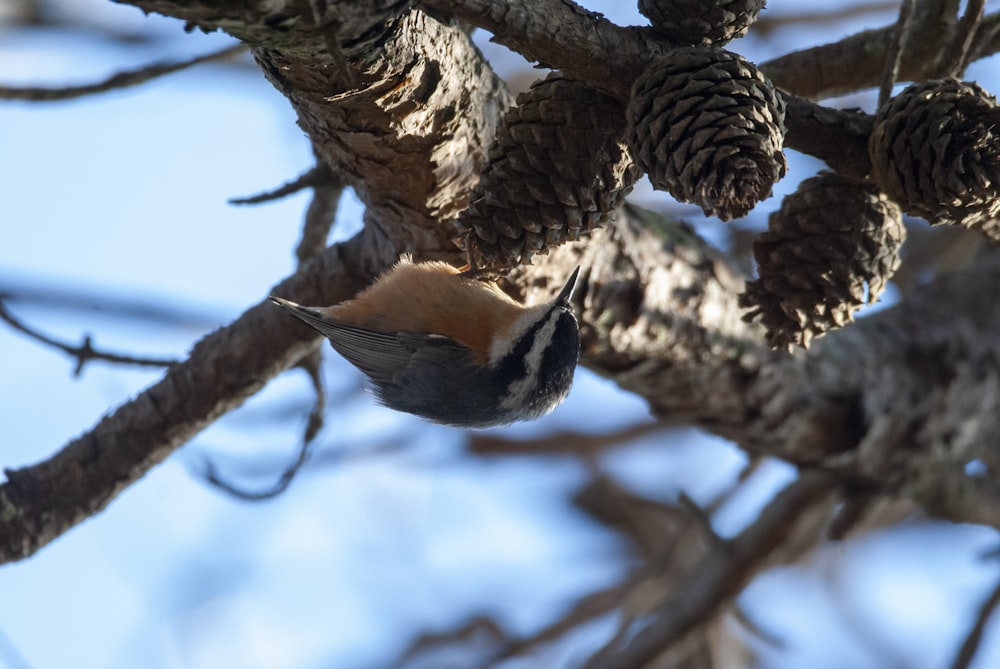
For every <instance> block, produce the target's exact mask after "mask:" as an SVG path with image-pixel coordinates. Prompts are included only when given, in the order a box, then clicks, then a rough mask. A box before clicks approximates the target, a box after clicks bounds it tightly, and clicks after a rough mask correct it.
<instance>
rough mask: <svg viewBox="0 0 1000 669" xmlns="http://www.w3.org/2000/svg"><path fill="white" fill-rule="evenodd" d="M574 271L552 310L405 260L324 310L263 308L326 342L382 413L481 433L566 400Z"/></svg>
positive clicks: (574, 350) (440, 266)
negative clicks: (368, 388) (362, 379)
mask: <svg viewBox="0 0 1000 669" xmlns="http://www.w3.org/2000/svg"><path fill="white" fill-rule="evenodd" d="M579 273H580V268H579V267H577V268H576V270H574V272H573V274H572V276H570V278H569V281H567V282H566V285H565V286H563V288H562V290H561V291H560V292H559V295H558V296H556V298H555V299H554V300H552V301H551V302H547V303H545V304H542V305H539V306H534V307H527V306H524V305H523V304H520V303H518V302H516V301H515V300H513V299H511V298H510V297H508V296H507V294H506V293H504V292H503V291H501V290H500V288H498V287H497V285H496V284H494V283H491V282H484V281H477V280H475V279H472V278H469V277H467V276H464V275H462V274H461V273H460V272H459V270H457V269H455V268H454V267H452V266H451V265H448V264H447V263H443V262H424V263H413V262H411V261H409V260H408V259H406V258H404V259H403V260H401V261H400V262H399V263H397V264H396V265H395V266H394V267H393V268H392V269H390V270H389V271H388V272H386V273H385V274H383V275H382V276H381V277H379V279H378V280H377V281H376V282H375V283H374V284H372V285H371V286H369V287H368V288H366V289H365V290H363V291H362V292H360V293H359V294H358V295H357V296H356V297H354V298H353V299H351V300H347V301H346V302H341V303H340V304H337V305H334V306H332V307H304V306H301V305H298V304H295V303H294V302H290V301H288V300H284V299H282V298H280V297H272V298H271V301H272V302H274V303H275V304H277V305H278V306H279V307H281V308H282V309H285V310H286V311H288V312H289V313H291V314H292V315H293V316H295V317H296V318H299V319H300V320H302V321H304V322H305V323H307V324H308V325H310V326H311V327H313V328H315V329H316V330H318V331H319V332H321V333H322V334H324V335H325V336H326V337H328V338H329V340H330V343H331V344H332V345H333V348H334V349H335V350H336V351H337V352H338V353H340V354H341V355H342V356H344V357H345V358H347V360H348V362H350V363H351V364H353V365H354V366H355V367H357V368H358V369H360V370H361V371H362V372H364V373H365V374H366V375H367V376H368V378H369V380H370V381H371V385H372V388H373V390H374V393H375V396H376V397H377V398H378V400H379V401H380V402H381V403H382V404H384V405H385V406H387V407H389V408H390V409H396V410H397V411H405V412H407V413H412V414H416V415H418V416H423V417H424V418H427V419H429V420H432V421H434V422H436V423H442V424H444V425H452V426H454V427H488V426H492V425H506V424H508V423H513V422H514V421H518V420H530V419H533V418H538V417H539V416H543V415H545V414H547V413H549V412H550V411H552V410H553V409H555V408H556V407H557V406H558V405H559V404H560V403H561V402H562V401H563V400H564V399H565V398H566V395H567V394H568V393H569V389H570V385H572V383H573V372H574V370H575V369H576V363H577V359H578V357H579V354H580V330H579V327H578V326H577V322H576V318H575V317H574V316H573V311H572V307H571V305H570V298H571V297H572V295H573V289H574V287H575V286H576V278H577V275H578V274H579Z"/></svg>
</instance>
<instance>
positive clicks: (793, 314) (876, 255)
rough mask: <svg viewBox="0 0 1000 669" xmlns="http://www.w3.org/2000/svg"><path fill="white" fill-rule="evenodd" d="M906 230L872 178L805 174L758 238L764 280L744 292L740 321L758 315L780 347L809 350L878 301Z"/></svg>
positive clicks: (756, 248)
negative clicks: (869, 180)
mask: <svg viewBox="0 0 1000 669" xmlns="http://www.w3.org/2000/svg"><path fill="white" fill-rule="evenodd" d="M905 236H906V228H904V227H903V223H902V215H901V213H900V210H899V207H898V206H897V205H896V204H895V203H894V202H892V201H891V200H890V199H889V198H888V197H887V196H886V195H885V194H884V193H881V192H879V191H878V190H877V189H876V188H875V187H874V186H873V185H872V184H870V183H867V182H859V181H852V180H849V179H846V178H844V177H842V176H840V175H837V174H834V173H832V172H823V173H821V174H820V175H819V176H815V177H812V178H811V179H806V180H805V181H803V182H802V183H801V184H799V188H798V190H796V191H795V192H794V193H792V194H791V195H789V196H788V197H786V198H785V199H784V201H783V202H782V203H781V208H780V209H779V210H778V211H776V212H774V213H773V214H771V217H770V219H768V229H767V231H766V232H764V233H762V234H761V235H760V237H759V238H758V239H757V241H756V242H754V249H753V253H754V257H755V258H756V260H757V266H758V271H759V274H760V278H759V279H757V280H755V281H751V282H749V283H748V284H747V286H746V290H745V291H744V292H743V294H742V295H740V306H741V307H746V308H748V309H749V311H747V312H746V313H745V314H744V315H743V319H744V320H745V321H751V320H753V319H754V318H757V317H760V320H761V322H762V323H763V325H764V327H765V328H766V329H767V340H768V343H769V344H771V346H773V347H775V348H785V349H789V350H790V349H791V348H792V347H793V345H798V346H801V347H802V348H808V347H809V344H810V343H811V342H812V339H813V338H814V337H817V336H820V335H822V334H823V333H825V332H826V331H828V330H831V329H833V328H836V327H841V326H843V325H845V324H847V323H849V322H850V321H852V320H854V312H855V311H857V310H858V309H859V308H860V307H861V306H862V305H863V304H865V303H866V302H867V303H868V304H871V303H873V302H875V300H877V299H878V297H879V295H881V294H882V291H883V289H884V288H885V285H886V282H887V281H888V280H889V278H890V277H892V274H893V273H894V272H895V271H896V268H897V267H898V266H899V248H900V246H902V244H903V240H904V238H905ZM866 284H867V296H866V291H865V285H866Z"/></svg>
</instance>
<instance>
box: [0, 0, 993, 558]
mask: <svg viewBox="0 0 1000 669" xmlns="http://www.w3.org/2000/svg"><path fill="white" fill-rule="evenodd" d="M129 4H134V5H136V6H138V7H141V8H142V9H144V10H147V11H156V12H160V13H164V14H168V15H171V16H176V17H179V18H182V19H185V20H187V21H189V22H190V23H191V24H192V25H195V26H199V27H202V28H204V29H215V28H221V29H223V30H226V31H228V32H230V33H231V34H233V35H235V36H237V37H239V38H240V39H242V40H244V41H245V42H247V43H248V44H249V45H250V46H251V48H252V49H253V51H254V55H255V57H256V59H257V60H258V62H259V63H260V64H261V66H262V68H263V70H264V72H265V74H266V75H267V76H268V78H269V80H270V81H271V82H272V83H273V84H274V85H275V86H276V87H277V88H278V89H279V90H281V91H282V92H283V93H284V94H285V95H286V96H287V97H288V98H289V100H290V101H291V103H292V104H293V106H294V107H295V109H296V111H297V112H298V115H299V124H300V126H301V127H302V129H303V130H304V131H305V132H306V133H307V134H308V136H309V137H310V138H311V140H312V141H313V144H314V148H315V151H316V154H317V155H318V156H320V157H321V159H322V160H323V161H324V162H325V163H326V164H327V165H328V166H329V167H331V168H332V169H333V170H335V171H338V172H340V173H342V174H343V175H344V178H345V179H346V180H347V182H348V183H349V184H350V185H352V186H354V187H355V189H356V190H357V191H358V193H359V195H360V196H361V198H362V199H363V201H364V202H365V204H366V205H367V207H368V213H367V215H366V223H367V225H366V229H365V232H364V233H362V235H361V236H359V237H358V238H357V239H355V240H352V242H350V243H348V244H344V245H342V246H337V247H333V248H331V249H329V250H328V251H327V252H325V253H324V254H322V255H321V256H319V257H317V258H316V259H315V260H313V261H311V262H309V263H307V264H306V265H305V266H304V267H303V268H302V269H301V270H300V271H299V272H298V273H296V274H295V275H294V276H292V277H290V278H288V279H287V280H286V281H285V282H283V283H282V284H280V285H279V286H278V287H277V288H276V289H275V292H276V293H278V294H281V295H286V296H288V297H290V298H292V299H295V300H296V301H302V302H314V303H324V302H325V303H333V302H336V301H339V300H340V299H343V298H345V297H347V296H349V295H351V294H352V293H353V292H355V291H356V290H357V289H358V287H360V286H361V285H363V284H364V283H365V282H367V281H368V280H369V279H370V277H371V276H372V275H373V274H374V273H375V272H377V271H378V269H380V268H382V267H384V266H385V264H386V263H387V262H389V261H390V260H391V259H393V258H394V257H395V256H396V254H398V253H399V252H401V251H403V250H413V251H416V252H418V253H420V254H424V255H442V254H445V255H446V254H449V253H451V254H452V257H457V254H456V253H455V251H454V249H451V248H450V247H449V240H450V237H451V234H452V230H451V228H450V226H449V225H448V224H447V220H448V219H449V218H450V217H452V216H453V215H454V214H455V213H456V212H458V211H459V210H461V209H462V207H463V206H464V201H465V200H464V198H465V197H466V193H467V191H468V188H469V186H470V185H471V184H472V182H473V181H474V180H475V178H476V176H477V175H478V172H479V167H480V166H481V164H482V161H483V156H484V148H485V147H486V146H487V145H488V143H489V140H490V137H491V136H492V133H493V129H494V128H495V126H496V123H497V119H498V117H499V114H500V112H501V111H502V110H503V109H504V108H505V107H506V106H507V104H508V103H509V100H508V98H507V96H506V94H505V93H504V92H503V89H502V86H501V84H500V83H499V82H498V80H497V79H496V77H495V75H493V73H492V71H491V70H490V69H489V67H488V66H487V64H486V63H485V61H484V60H483V59H482V57H481V55H480V54H479V53H478V51H476V49H475V48H474V47H473V46H472V45H471V42H470V41H469V40H468V37H467V35H466V33H465V31H463V30H462V29H460V27H458V26H457V25H447V24H446V23H443V22H441V21H438V20H437V19H436V18H432V16H431V15H429V14H427V13H424V12H422V11H420V10H411V9H410V8H409V7H407V6H406V5H405V4H404V3H386V2H376V1H374V0H372V1H370V2H367V3H365V2H350V3H329V4H326V5H324V7H325V10H324V12H322V13H317V12H316V11H314V9H313V8H311V7H310V6H309V5H308V3H301V2H288V3H282V2H271V3H254V2H245V3H231V2H221V1H217V2H211V1H207V0H200V1H199V0H191V1H190V2H167V1H162V0H134V1H132V2H130V3H129ZM422 6H423V7H424V8H426V9H428V10H432V11H433V12H434V16H442V17H455V18H457V19H459V20H462V21H466V22H469V23H473V24H476V25H481V26H484V27H486V28H489V29H491V30H492V31H494V33H495V34H496V35H497V38H498V39H499V40H500V41H502V42H504V43H506V44H508V45H510V46H512V47H513V48H515V49H517V50H519V51H521V52H522V53H523V54H525V55H526V56H527V57H529V58H533V59H537V60H540V61H541V62H543V63H545V64H546V65H550V66H556V67H560V68H562V69H564V71H565V72H567V73H569V74H571V75H575V76H577V77H579V78H581V79H582V80H584V81H587V82H588V83H590V84H591V85H593V86H595V87H597V88H599V89H601V90H604V91H606V92H608V93H611V94H613V95H618V96H624V95H627V91H628V87H629V86H630V84H631V82H632V80H633V79H634V78H635V76H636V75H637V73H638V72H639V71H640V70H641V69H642V67H643V64H644V63H645V62H648V60H649V59H650V58H652V57H654V56H656V55H657V54H662V53H664V52H665V51H666V50H667V49H668V48H669V45H667V44H664V43H662V42H658V41H656V40H654V39H653V37H652V36H651V34H650V33H649V32H648V31H646V30H643V29H637V28H619V27H617V26H613V25H612V24H610V23H609V22H607V21H606V20H603V19H601V18H599V17H596V16H594V15H592V14H590V13H589V12H585V11H583V10H581V9H579V8H578V7H575V6H574V5H573V4H572V3H568V2H559V1H546V2H542V3H539V2H532V3H525V4H520V3H517V2H509V3H507V2H499V1H492V2H491V1H490V0H426V1H425V2H423V3H422ZM996 23H997V16H996V15H992V16H990V17H987V22H986V25H988V26H993V25H995V24H996ZM979 34H981V35H983V36H984V37H983V38H982V39H983V40H984V41H982V42H981V43H979V44H978V45H977V47H976V48H977V51H976V53H978V54H979V55H982V54H985V53H989V52H991V51H992V50H995V49H996V48H997V47H998V45H1000V39H998V38H997V37H996V35H994V34H993V32H992V31H991V30H983V31H981V32H980V33H979ZM888 35H889V31H888V29H884V30H882V31H869V33H865V34H864V37H862V36H856V37H855V38H849V39H858V40H861V39H864V40H865V42H864V44H866V45H868V44H883V45H884V43H885V42H886V41H887V40H888ZM846 43H847V40H845V41H844V42H842V43H841V45H844V44H846ZM831 48H832V47H831ZM852 53H855V56H854V57H855V58H868V59H870V62H869V61H866V62H869V64H872V63H879V62H880V60H879V58H878V55H877V50H875V51H874V52H872V51H871V50H868V49H854V50H853V51H852ZM814 56H815V54H813V53H805V54H800V55H798V56H788V57H785V59H779V60H778V61H776V62H775V64H773V65H772V77H774V78H775V80H776V81H777V82H778V83H779V85H781V86H782V87H784V88H785V89H786V90H788V91H790V92H794V93H798V94H800V95H803V96H809V97H821V96H822V95H826V94H830V93H831V92H834V91H836V92H843V90H844V89H851V90H853V89H855V88H857V87H859V86H862V85H863V86H871V85H874V84H875V83H877V82H876V81H874V80H873V77H875V75H874V74H871V75H859V74H858V72H859V71H865V72H867V71H868V70H864V68H861V67H860V65H858V66H857V67H855V68H853V69H852V68H850V67H846V68H841V69H842V70H844V71H845V72H848V71H849V72H850V74H844V75H843V76H842V77H841V78H839V79H836V81H830V78H831V77H834V75H831V74H830V73H829V72H826V71H823V72H822V74H823V77H820V74H821V70H822V69H823V67H824V65H823V64H824V61H823V59H818V60H817V59H816V58H815V57H814ZM792 65H795V67H792ZM765 67H767V65H765ZM904 69H905V68H904ZM874 71H875V70H872V72H874ZM834 78H835V77H834ZM817 80H822V81H825V82H826V83H823V84H821V85H807V82H815V81H817ZM789 100H790V101H791V104H790V107H789V109H790V121H789V126H790V128H792V132H791V133H790V135H789V143H790V144H789V145H790V146H792V147H797V148H801V149H803V150H806V151H809V152H811V153H813V154H814V155H817V156H819V157H822V158H824V159H826V160H828V161H829V162H830V163H831V164H833V165H834V166H838V167H842V169H844V170H845V171H853V172H856V173H863V172H865V171H866V169H867V168H866V165H865V164H864V159H861V161H860V162H859V159H858V152H857V151H856V144H857V143H859V142H863V141H864V139H865V138H866V135H867V132H868V127H869V126H868V125H867V123H868V121H866V117H864V115H858V114H846V113H844V112H838V111H836V110H827V109H825V108H823V107H820V106H818V105H816V104H815V103H812V102H809V101H808V100H806V99H805V97H803V98H793V97H791V96H789ZM845 137H846V138H848V139H849V141H845ZM401 174H405V179H404V178H400V175H401ZM576 264H583V265H584V266H585V267H586V276H585V277H584V281H583V282H582V284H581V286H580V290H579V291H578V293H577V299H578V300H579V302H580V305H581V307H582V310H581V314H582V322H583V328H584V335H585V358H584V362H585V364H587V365H588V366H589V367H591V368H592V369H595V370H597V371H598V372H600V373H603V374H605V375H608V376H610V377H612V378H614V379H615V380H616V381H617V382H618V383H619V384H620V385H621V386H622V387H623V388H626V389H628V390H630V391H632V392H635V393H638V394H640V395H641V396H643V397H644V398H646V399H647V400H648V401H649V404H650V407H651V410H652V411H653V412H654V414H655V415H656V416H658V417H659V418H660V419H662V420H663V421H665V422H669V423H675V424H690V425H696V426H700V427H703V428H706V429H708V430H711V431H713V432H715V433H717V434H720V435H722V436H725V437H727V438H730V439H732V440H734V441H736V442H737V443H738V444H740V445H741V446H742V447H743V448H745V449H747V450H748V451H750V452H752V453H759V454H771V455H777V456H779V457H782V458H785V459H787V460H789V461H791V462H793V463H796V464H798V465H800V466H801V467H804V468H818V469H824V470H829V471H831V472H833V473H835V474H836V476H837V477H838V478H839V479H840V480H842V481H844V482H847V483H849V484H850V485H852V486H854V487H856V488H859V489H863V490H867V491H874V492H876V493H879V494H882V493H884V494H890V495H900V496H909V497H912V498H913V499H915V500H917V501H918V502H920V503H922V504H923V505H924V508H925V509H926V510H927V511H928V512H930V513H932V514H934V515H938V516H941V517H945V518H950V519H953V520H956V521H964V522H978V523H984V524H989V525H992V526H994V527H1000V503H998V502H1000V500H998V494H1000V491H998V486H997V482H996V479H995V472H996V467H997V465H998V457H997V453H996V451H997V448H996V446H997V445H996V439H997V437H996V435H997V434H998V431H997V429H996V428H997V427H998V426H997V424H996V423H997V420H998V419H997V418H996V416H997V414H998V412H997V408H998V407H997V403H998V402H997V400H998V392H997V389H998V387H1000V342H998V341H997V340H996V338H995V337H994V336H993V332H994V331H995V330H996V326H997V325H998V322H997V319H998V318H1000V313H998V312H997V310H996V309H995V307H994V305H995V304H996V298H997V295H996V294H995V293H996V291H997V288H995V286H998V285H1000V263H998V262H997V261H995V260H987V261H984V262H982V263H979V264H977V265H975V266H974V267H971V268H969V269H967V270H966V271H964V272H961V273H959V274H956V275H954V276H951V277H946V278H944V279H941V280H939V281H937V282H936V283H935V284H934V285H931V286H927V287H926V288H925V289H923V290H921V291H915V292H914V293H912V294H911V295H909V296H908V297H907V299H906V300H905V301H904V302H903V303H902V304H901V305H900V306H899V307H897V308H895V309H891V310H888V311H886V312H884V313H882V314H879V315H878V316H874V317H871V318H869V319H866V320H865V321H863V322H861V323H859V324H857V325H855V326H852V327H850V328H847V329H845V330H843V331H840V332H838V333H835V334H833V335H830V336H828V337H826V338H824V339H822V340H820V342H819V343H817V344H816V345H815V347H814V349H813V350H811V351H810V352H809V353H808V354H801V355H796V356H787V355H784V354H779V353H775V352H772V351H770V350H768V349H766V348H765V347H764V345H763V342H762V337H761V334H760V332H759V331H758V330H757V329H756V328H755V327H753V326H749V325H746V324H745V323H743V322H742V321H741V320H740V312H739V309H738V307H737V304H736V296H737V294H738V292H739V290H740V289H741V286H742V278H741V277H740V275H739V273H738V272H737V271H736V270H735V269H733V267H732V266H731V265H730V263H729V261H728V260H726V259H725V258H723V257H722V256H720V255H719V254H718V253H716V252H714V251H713V250H711V249H710V248H709V247H708V246H707V244H705V243H704V242H703V241H702V240H701V239H700V238H699V237H698V236H697V234H695V233H694V232H693V231H692V230H691V229H690V228H688V227H686V226H684V225H682V224H680V223H677V222H671V221H665V220H662V219H660V218H657V217H651V216H649V215H648V214H643V213H641V212H637V211H635V210H631V209H626V210H623V211H622V212H621V214H620V215H619V216H618V217H617V218H616V220H615V221H613V222H612V224H610V225H609V226H608V227H607V228H606V229H604V230H602V231H598V232H596V233H594V235H593V236H592V237H591V238H590V239H589V240H586V242H584V243H577V244H573V245H568V246H566V247H563V248H561V249H559V250H558V251H556V252H554V253H552V254H551V255H550V256H549V257H548V258H546V259H544V261H540V262H539V263H538V264H537V266H535V267H533V268H530V269H526V270H523V271H521V272H519V273H518V274H516V275H515V276H514V277H513V282H514V286H515V287H518V286H519V287H521V288H522V289H523V290H524V291H525V292H526V293H527V294H528V295H529V297H531V296H533V295H537V294H539V293H540V292H541V291H545V290H548V289H551V287H552V286H553V285H555V286H558V285H560V284H561V282H562V278H564V277H565V276H566V274H567V270H568V269H569V268H570V267H572V266H575V265H576ZM314 345H315V340H314V339H313V338H311V336H310V335H309V334H308V333H307V332H304V331H303V329H302V328H299V327H297V326H296V325H295V324H294V323H292V322H290V321H289V320H288V319H283V318H279V317H277V315H276V314H274V313H273V312H269V311H265V309H264V308H263V307H262V306H260V305H257V306H255V307H253V308H251V309H250V310H248V311H247V312H246V314H244V315H243V316H242V317H241V318H240V319H238V320H237V321H236V322H234V323H233V324H232V325H230V326H228V327H226V328H223V329H221V330H219V331H217V332H215V333H213V334H211V335H209V336H207V337H206V338H205V339H204V340H202V341H201V342H200V343H199V344H198V345H197V346H196V347H195V349H194V350H193V351H192V353H191V356H190V357H189V359H188V360H186V361H185V362H183V363H180V364H178V365H176V366H174V367H172V368H171V369H169V370H168V371H167V372H166V374H165V376H164V378H163V380H162V381H160V382H159V383H157V384H156V385H154V386H152V387H151V388H150V389H148V390H147V391H145V392H144V393H142V394H141V395H140V396H139V397H137V398H136V399H134V400H132V401H131V402H128V403H126V404H124V405H122V406H121V407H119V408H118V409H117V410H116V411H115V412H114V413H112V414H110V415H108V416H106V417H105V418H103V419H102V420H101V421H100V422H99V423H98V424H97V425H96V426H95V427H94V428H93V429H92V430H91V431H90V432H88V433H87V434H85V435H83V436H81V437H80V438H79V439H77V440H75V441H74V442H72V443H71V444H69V445H67V446H66V447H65V448H64V449H63V450H62V451H60V452H59V453H58V454H56V455H55V456H53V457H52V458H51V459H49V460H47V461H45V462H43V463H40V464H38V465H36V466H34V467H26V468H23V469H19V470H14V471H10V472H8V481H7V482H6V483H5V484H3V485H2V486H0V560H2V561H11V560H17V559H22V558H24V557H27V556H29V555H31V554H32V553H33V552H35V551H36V550H38V549H39V548H41V547H42V546H44V545H45V544H46V543H47V542H48V541H51V540H52V539H53V538H55V537H57V536H58V535H59V534H61V533H62V532H65V531H66V530H67V529H69V528H70V527H72V526H73V525H75V524H76V523H78V522H80V521H81V520H83V519H85V518H87V517H89V516H91V515H93V514H94V513H96V512H97V511H99V510H100V509H102V508H103V507H104V506H105V505H106V504H107V503H108V502H109V501H110V500H111V499H112V498H113V497H114V496H115V495H116V494H117V493H118V492H120V491H121V490H122V489H124V488H125V487H126V486H128V485H129V484H131V483H133V482H134V481H136V480H137V479H138V478H140V477H141V476H142V474H143V473H144V472H146V471H148V469H149V468H150V467H152V466H154V465H155V464H156V463H158V462H160V461H162V459H163V458H164V457H166V456H167V455H169V454H170V453H171V452H172V451H173V450H175V449H176V448H178V447H180V446H181V445H182V444H184V443H185V442H186V441H188V440H189V439H190V438H192V437H193V436H194V435H195V434H196V433H197V432H198V431H199V430H201V429H203V428H204V427H206V426H207V425H208V424H210V423H211V422H212V421H213V420H215V419H216V418H218V417H219V416H220V415H222V414H223V413H224V412H225V411H227V410H229V409H231V408H233V407H235V406H237V405H238V404H239V403H240V402H242V401H243V400H245V399H246V398H247V397H249V396H250V395H251V394H253V393H254V392H256V391H257V390H258V389H259V388H260V387H262V386H263V384H265V383H266V382H267V380H268V379H269V378H271V377H273V376H274V375H276V374H278V373H280V372H281V371H282V370H283V369H285V368H287V367H288V366H290V365H292V364H294V362H295V361H297V360H298V359H299V358H301V357H302V355H304V354H305V353H307V352H308V351H309V350H310V349H311V347H313V346H314ZM970 463H975V464H977V465H981V470H984V471H985V472H986V473H985V474H977V475H975V476H973V475H970V474H968V473H967V472H968V471H970V469H969V467H968V465H969V464H970Z"/></svg>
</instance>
